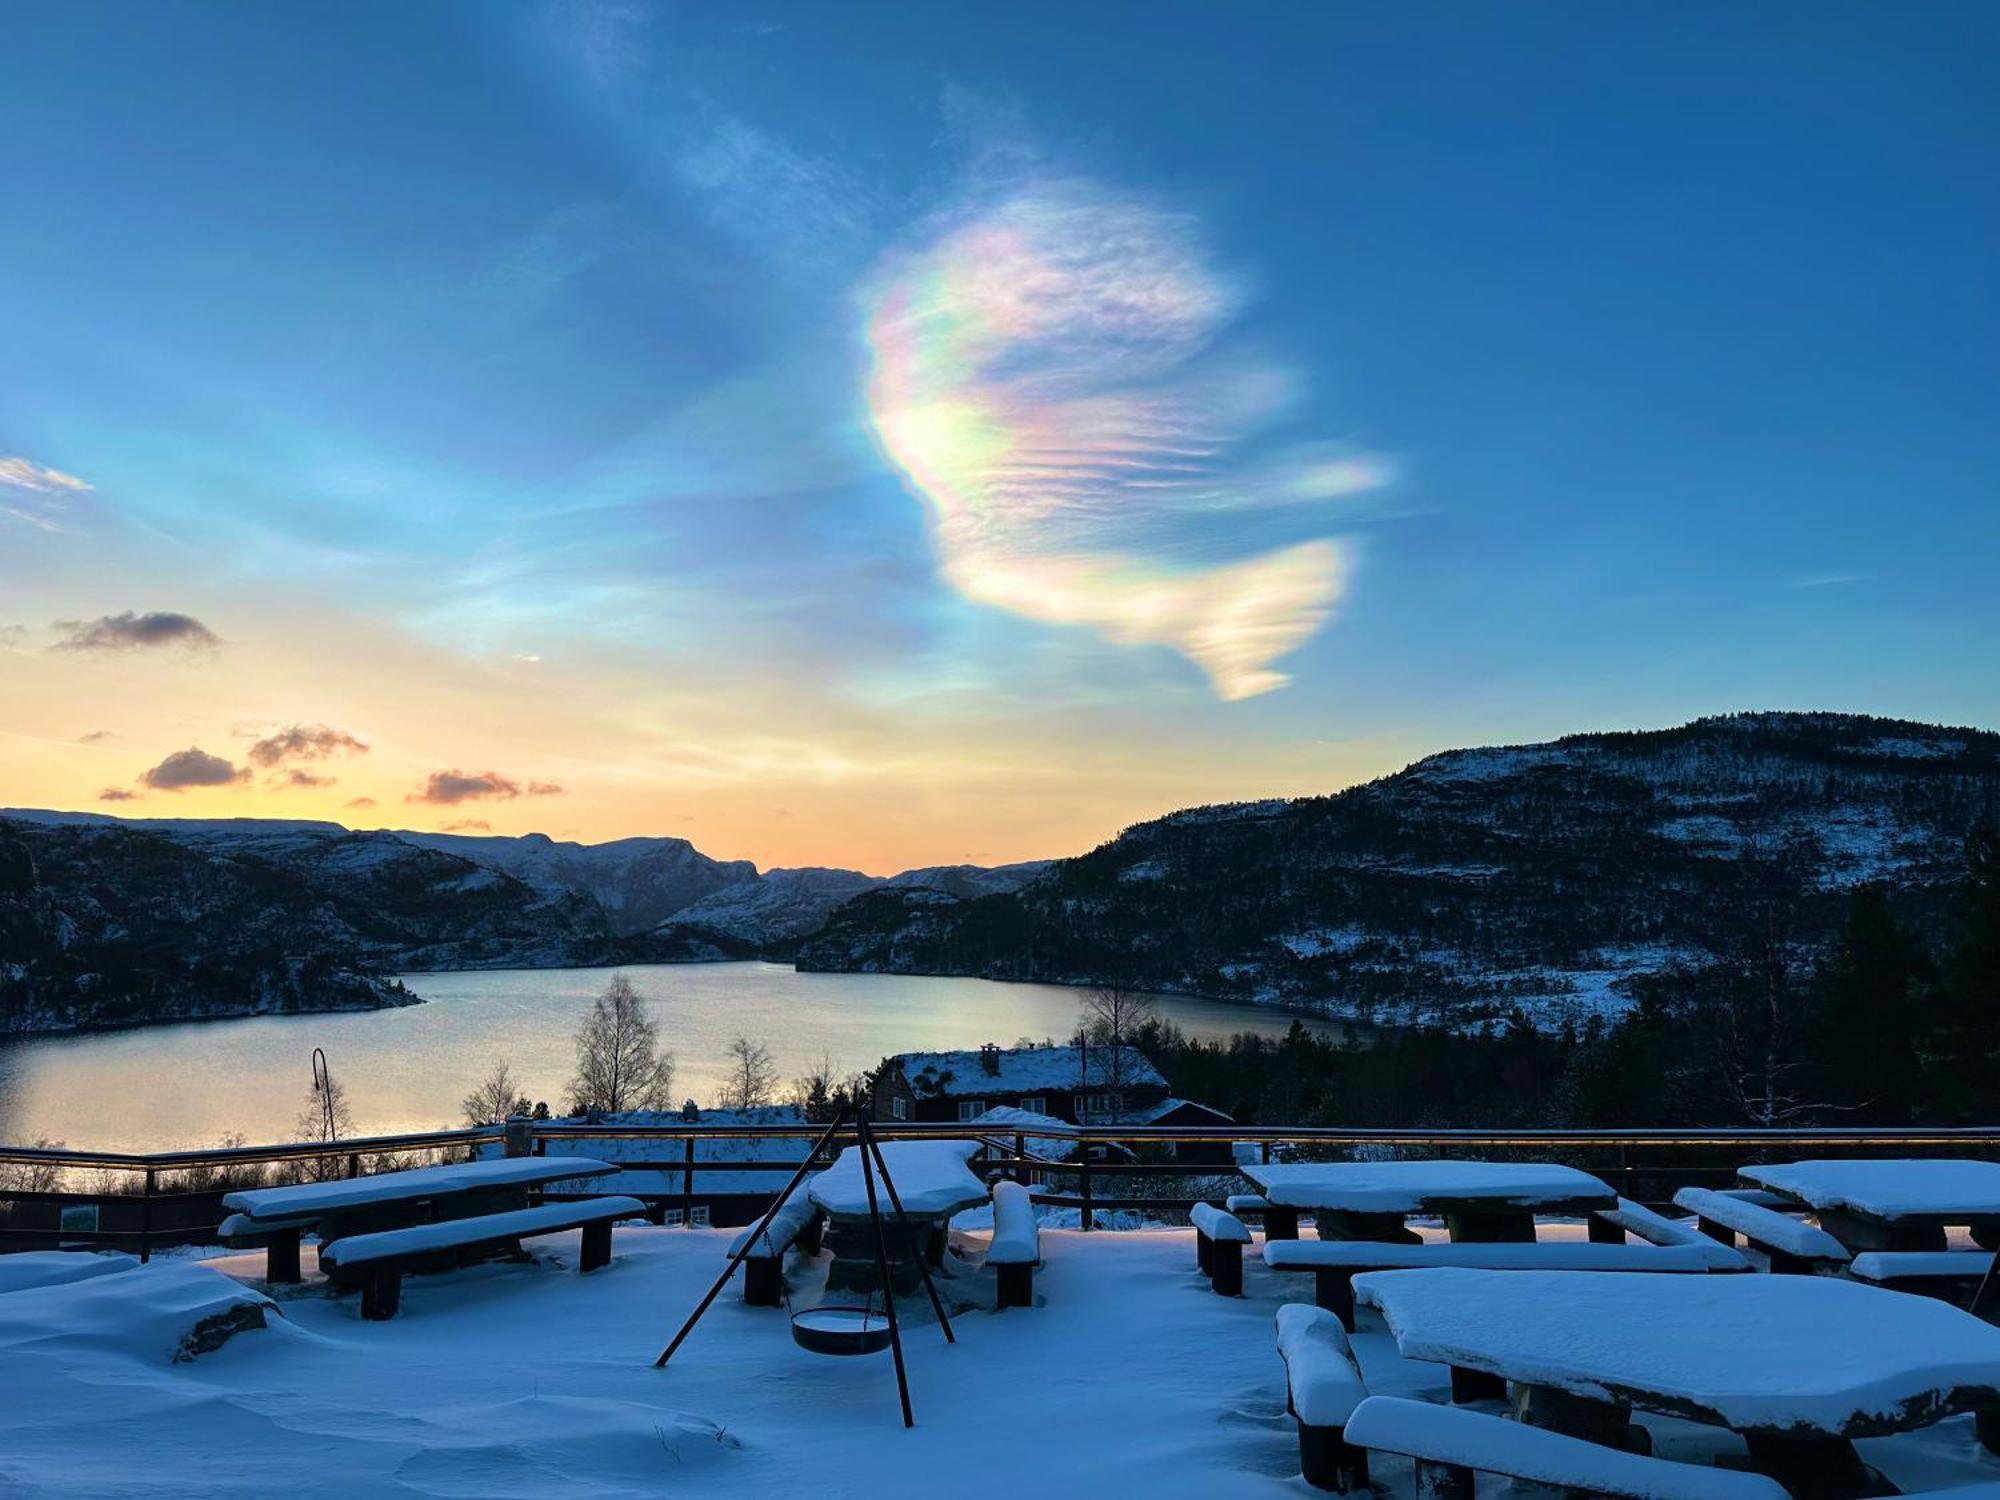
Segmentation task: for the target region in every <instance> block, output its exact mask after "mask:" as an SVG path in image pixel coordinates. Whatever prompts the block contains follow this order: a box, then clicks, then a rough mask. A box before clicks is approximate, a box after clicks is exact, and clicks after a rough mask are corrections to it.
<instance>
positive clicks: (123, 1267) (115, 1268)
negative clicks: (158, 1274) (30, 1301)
mask: <svg viewBox="0 0 2000 1500" xmlns="http://www.w3.org/2000/svg"><path fill="white" fill-rule="evenodd" d="M138 1264H139V1258H138V1257H137V1256H135V1255H124V1254H121V1253H119V1252H117V1251H115V1250H114V1251H99V1252H95V1253H92V1252H88V1251H81V1250H24V1251H22V1252H21V1253H20V1254H18V1255H0V1295H4V1294H6V1293H8V1292H24V1291H27V1290H28V1289H29V1288H31V1287H38V1286H62V1285H65V1284H67V1283H69V1282H72V1281H88V1280H90V1279H91V1278H92V1277H93V1276H111V1275H115V1274H116V1273H117V1272H120V1271H129V1270H132V1269H133V1268H134V1267H135V1266H137V1265H138Z"/></svg>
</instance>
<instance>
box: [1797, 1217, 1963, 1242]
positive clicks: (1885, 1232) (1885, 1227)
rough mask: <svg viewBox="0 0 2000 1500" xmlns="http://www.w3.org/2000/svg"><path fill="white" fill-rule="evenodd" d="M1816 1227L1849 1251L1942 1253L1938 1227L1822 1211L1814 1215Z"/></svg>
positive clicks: (1942, 1226)
mask: <svg viewBox="0 0 2000 1500" xmlns="http://www.w3.org/2000/svg"><path fill="white" fill-rule="evenodd" d="M1814 1217H1815V1218H1817V1219H1818V1220H1819V1227H1820V1228H1822V1229H1824V1230H1825V1231H1826V1232H1827V1233H1828V1234H1830V1235H1832V1236H1833V1237H1834V1238H1835V1239H1837V1240H1839V1241H1840V1243H1841V1244H1843V1245H1845V1246H1847V1248H1848V1249H1850V1250H1942V1249H1944V1247H1945V1238H1944V1225H1942V1224H1907V1223H1898V1224H1891V1223H1887V1222H1885V1221H1884V1220H1881V1219H1871V1218H1866V1217H1864V1216H1863V1215H1860V1214H1854V1213H1840V1212H1836V1211H1835V1210H1833V1209H1823V1210H1821V1211H1820V1212H1818V1213H1817V1214H1815V1215H1814Z"/></svg>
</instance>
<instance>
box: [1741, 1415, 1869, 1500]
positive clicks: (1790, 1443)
mask: <svg viewBox="0 0 2000 1500" xmlns="http://www.w3.org/2000/svg"><path fill="white" fill-rule="evenodd" d="M1743 1441H1744V1442H1745V1443H1746V1444H1747V1445H1748V1446H1749V1449H1750V1460H1751V1462H1752V1464H1754V1465H1755V1466H1756V1468H1757V1469H1758V1471H1759V1472H1761V1473H1764V1474H1768V1475H1770V1476H1771V1477H1772V1478H1773V1479H1775V1480H1777V1481H1778V1483H1779V1484H1782V1485H1783V1486H1784V1487H1785V1488H1786V1489H1787V1490H1789V1491H1791V1493H1792V1494H1794V1495H1796V1496H1799V1497H1801V1500H1862V1497H1865V1496H1870V1495H1893V1494H1895V1493H1896V1489H1895V1486H1893V1485H1889V1484H1886V1483H1884V1482H1883V1480H1882V1478H1881V1476H1880V1475H1878V1474H1876V1473H1875V1472H1874V1471H1873V1470H1871V1469H1870V1468H1869V1467H1868V1466H1867V1465H1866V1464H1864V1463H1863V1462H1862V1461H1861V1455H1860V1454H1859V1453H1857V1452H1855V1451H1854V1444H1853V1443H1851V1442H1849V1441H1848V1440H1847V1439H1846V1438H1842V1437H1826V1436H1812V1437H1792V1436H1790V1435H1780V1434H1778V1433H1770V1432H1746V1433H1744V1434H1743Z"/></svg>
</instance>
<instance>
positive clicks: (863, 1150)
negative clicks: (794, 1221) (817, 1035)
mask: <svg viewBox="0 0 2000 1500" xmlns="http://www.w3.org/2000/svg"><path fill="white" fill-rule="evenodd" d="M850 1120H851V1121H852V1124H851V1125H850V1123H849V1122H850ZM844 1128H847V1129H852V1131H853V1133H854V1147H853V1149H854V1150H855V1151H856V1152H858V1153H859V1154H860V1157H861V1180H862V1182H863V1183H864V1184H865V1185H866V1186H867V1189H868V1218H869V1222H870V1223H871V1224H872V1225H873V1227H874V1230H875V1266H876V1269H877V1270H878V1271H879V1272H880V1273H881V1277H882V1301H883V1304H884V1306H885V1308H886V1309H887V1312H888V1317H889V1348H890V1349H891V1351H893V1352H894V1354H895V1357H896V1393H897V1395H898V1396H900V1397H901V1398H902V1402H903V1425H904V1426H905V1427H914V1426H915V1425H916V1417H915V1416H914V1415H913V1414H912V1412H911V1410H910V1378H909V1375H908V1373H907V1372H906V1371H905V1370H904V1368H903V1333H902V1328H901V1326H900V1325H899V1324H898V1323H897V1321H896V1289H895V1287H894V1285H893V1284H892V1283H891V1282H890V1280H889V1241H888V1238H887V1234H886V1231H885V1230H884V1229H883V1227H882V1208H881V1204H880V1203H879V1202H877V1200H876V1197H875V1178H876V1175H877V1174H878V1173H879V1174H880V1176H881V1178H882V1186H883V1187H884V1188H885V1189H887V1190H888V1194H889V1205H890V1207H891V1208H892V1209H894V1211H895V1215H896V1221H897V1222H898V1223H899V1224H901V1225H902V1226H903V1244H904V1246H905V1248H906V1249H907V1250H908V1251H909V1255H910V1259H911V1260H913V1261H915V1262H916V1264H917V1269H918V1270H919V1271H921V1272H922V1273H923V1278H924V1290H925V1291H926V1292H928V1293H929V1294H930V1299H931V1308H932V1310H933V1311H934V1312H936V1313H937V1318H938V1326H939V1327H940V1328H942V1329H943V1330H944V1341H945V1342H946V1343H947V1344H955V1343H957V1342H958V1339H957V1337H956V1336H955V1335H954V1334H953V1333H952V1331H951V1318H950V1316H949V1315H948V1314H947V1313H946V1312H945V1310H944V1299H943V1298H941V1297H939V1296H938V1292H937V1286H936V1284H935V1283H934V1282H933V1281H932V1280H931V1268H930V1263H929V1261H927V1260H926V1259H925V1258H924V1254H923V1250H922V1248H921V1247H920V1246H919V1245H918V1244H917V1237H916V1231H915V1230H913V1229H912V1228H911V1227H910V1220H909V1217H908V1215H906V1214H905V1213H904V1212H903V1200H902V1198H901V1196H900V1195H899V1194H898V1193H897V1192H896V1181H895V1179H894V1178H893V1177H891V1176H890V1175H889V1164H888V1162H886V1161H884V1160H883V1158H882V1147H881V1145H880V1143H879V1142H877V1141H876V1139H875V1131H874V1129H873V1127H871V1126H870V1124H869V1122H868V1117H867V1116H866V1115H864V1114H862V1113H861V1111H860V1110H859V1109H857V1108H855V1107H854V1106H852V1105H848V1106H845V1107H843V1108H842V1110H841V1111H840V1113H839V1114H838V1115H836V1116H835V1117H834V1121H833V1123H832V1124H831V1125H829V1126H827V1127H826V1130H825V1132H824V1133H823V1134H822V1135H821V1136H820V1138H819V1139H818V1140H817V1141H814V1142H813V1148H812V1150H811V1151H809V1152H807V1153H806V1159H805V1160H804V1161H803V1162H801V1163H800V1164H799V1169H798V1171H796V1172H794V1173H793V1174H792V1180H791V1181H790V1182H788V1183H786V1184H785V1189H784V1191H783V1192H781V1193H779V1194H778V1196H777V1197H775V1198H773V1199H772V1200H771V1206H770V1207H769V1208H767V1209H765V1210H764V1217H763V1218H761V1219H759V1220H758V1221H757V1227H756V1228H755V1229H754V1230H752V1231H751V1232H750V1233H749V1234H747V1235H745V1236H744V1237H743V1245H742V1248H741V1249H739V1250H737V1251H736V1253H735V1254H733V1255H731V1256H730V1257H729V1264H728V1265H726V1266H724V1267H723V1268H722V1274H721V1275H720V1276H718V1277H716V1278H715V1285H714V1286H712V1287H710V1288H709V1289H708V1295H707V1296H705V1297H703V1298H702V1299H701V1302H700V1304H699V1305H698V1306H697V1307H696V1308H695V1310H694V1311H693V1312H692V1313H690V1314H688V1320H687V1321H686V1322H685V1323H683V1324H682V1325H681V1331H680V1332H679V1333H677V1334H675V1335H674V1337H673V1342H672V1343H670V1344H668V1345H667V1347H666V1348H665V1349H663V1350H661V1351H660V1357H659V1358H658V1359H656V1360H654V1361H653V1368H654V1369H656V1370H657V1369H659V1368H661V1367H662V1366H664V1365H665V1364H666V1362H667V1361H668V1360H670V1359H672V1358H673V1357H674V1351H675V1350H676V1349H678V1348H680V1346H681V1344H682V1342H683V1341H685V1340H686V1338H687V1336H688V1335H689V1334H690V1333H692V1332H694V1326H695V1324H697V1323H699V1322H700V1321H701V1318H702V1314H703V1313H705V1312H707V1311H708V1310H709V1308H710V1307H711V1306H712V1305H713V1304H714V1302H715V1299H716V1298H717V1297H718V1296H719V1295H720V1294H721V1292H722V1289H723V1288H724V1287H725V1286H727V1285H728V1284H729V1278H730V1277H732V1276H734V1275H735V1274H736V1268H737V1267H738V1266H740V1265H742V1264H743V1262H744V1260H745V1259H746V1258H747V1257H748V1256H749V1254H750V1252H751V1250H752V1249H754V1248H755V1247H756V1244H757V1241H758V1240H759V1239H761V1238H762V1237H763V1235H764V1233H765V1231H766V1230H768V1229H769V1228H770V1227H771V1220H772V1219H774V1218H776V1217H777V1214H778V1210H779V1209H780V1208H782V1207H783V1206H784V1205H785V1203H786V1202H787V1201H789V1200H790V1198H791V1196H792V1194H793V1193H795V1192H796V1191H798V1186H799V1184H800V1183H801V1182H803V1181H805V1178H806V1174H807V1173H808V1172H810V1171H811V1170H812V1169H813V1164H814V1163H815V1162H817V1161H818V1160H819V1156H820V1153H821V1152H822V1151H824V1150H825V1149H826V1148H827V1147H828V1146H830V1145H831V1144H832V1143H833V1141H834V1139H835V1138H836V1137H837V1136H838V1135H839V1134H840V1133H841V1131H842V1130H843V1129H844Z"/></svg>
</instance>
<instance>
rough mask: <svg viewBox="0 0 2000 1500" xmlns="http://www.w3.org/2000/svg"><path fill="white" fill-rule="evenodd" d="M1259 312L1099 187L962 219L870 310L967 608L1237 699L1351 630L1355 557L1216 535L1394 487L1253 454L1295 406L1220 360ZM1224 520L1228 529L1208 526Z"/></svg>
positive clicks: (890, 410)
mask: <svg viewBox="0 0 2000 1500" xmlns="http://www.w3.org/2000/svg"><path fill="white" fill-rule="evenodd" d="M1241 301H1242V293H1241V290H1240V288H1239V287H1238V286H1237V285H1236V283H1235V282H1233V281H1232V280H1231V279H1230V278H1228V277H1227V276H1225V275H1223V274H1222V273H1221V272H1219V271H1218V270H1216V269H1215V268H1214V266H1213V265H1212V264H1211V262H1210V260H1209V258H1208V257H1207V255H1206V254H1205V252H1204V251H1203V250H1202V248H1201V246H1200V244H1199V242H1198V239H1197V236H1196V234H1195V230H1194V226H1193V225H1192V224H1191V223H1190V222H1189V221H1188V220H1186V219H1184V218H1182V217H1179V216H1176V215H1172V214H1169V213H1166V212H1163V211H1161V210H1159V209H1157V208H1154V207H1151V206H1149V205H1147V204H1143V203H1140V202H1136V201H1134V200H1130V199H1125V198H1120V197H1118V196H1115V195H1112V194H1109V193H1106V192H1104V191H1102V190H1100V189H1097V188H1095V187H1092V186H1090V185H1089V184H1084V183H1075V182H1069V183H1056V184H1049V185H1045V186H1042V187H1038V188H1034V189H1030V190H1025V191H1021V192H1018V193H1016V194H1015V195H1014V196H1012V197H1010V198H1007V199H1006V200H1004V201H1002V202H1000V203H998V204H997V205H995V206H992V207H989V208H986V209H984V210H982V211H980V212H978V213H975V214H970V215H965V216H961V217H959V218H957V219H955V220H954V221H952V222H951V223H950V224H949V225H948V226H947V227H946V228H944V229H943V230H942V231H941V232H939V233H938V234H937V235H936V236H935V237H934V238H933V239H932V240H931V241H930V242H929V243H928V244H927V245H925V246H924V247H922V248H920V249H918V250H916V251H914V252H911V253H909V254H906V255H904V256H901V257H899V258H897V259H896V260H895V261H894V262H892V263H891V264H890V265H889V266H888V267H886V268H885V271H884V273H883V275H882V276H881V277H880V279H879V281H878V283H877V284H876V285H875V287H874V288H873V289H872V290H871V294H870V296H869V298H868V320H867V333H868V341H869V346H870V351H871V353H872V356H873V369H872V373H871V377H870V381H869V387H868V400H869V408H870V416H871V419H872V421H873V424H874V428H875V432H876V434H877V436H878V438H879V439H880V441H881V443H882V446H883V448H884V449H885V450H886V451H887V453H888V454H889V456H890V458H891V459H892V460H893V461H894V462H895V464H896V465H897V467H898V468H899V469H900V470H901V471H902V473H903V475H904V477H905V479H906V480H907V482H908V483H909V484H910V486H911V488H912V489H913V490H915V491H916V493H917V494H918V495H919V496H921V497H922V499H923V500H924V501H925V502H926V503H927V505H928V506H929V507H930V510H931V513H932V516H933V520H934V523H935V535H936V541H937V546H938V549H939V553H940V557H941V561H942V565H943V570H944V573H945V576H946V578H947V579H948V580H949V581H950V582H951V584H952V585H953V587H955V588H956V589H958V590H959V592H960V593H962V594H963V595H964V596H965V597H967V598H969V599H973V600H976V601H978V602H980V603H984V604H991V605H995V606H997V607H999V608H1002V609H1006V610H1010V611H1012V612H1014V613H1016V614H1020V615H1023V616H1026V617H1027V618H1029V619H1034V620H1040V621H1044V622H1047V623H1050V624H1059V625H1084V626H1089V627H1091V628H1093V629H1096V630H1098V631H1099V632H1101V633H1102V634H1103V635H1105V636H1106V637H1107V638H1109V639H1110V640H1113V641H1116V642H1118V643H1120V644H1126V645H1165V646H1169V647H1172V648H1173V649H1174V650H1176V651H1179V652H1180V653H1181V654H1182V655H1184V656H1186V657H1188V658H1189V659H1191V660H1192V661H1194V662H1195V663H1196V664H1197V665H1198V666H1200V667H1201V669H1202V670H1203V671H1204V672H1205V673H1207V675H1208V678H1209V681H1210V682H1211V683H1212V684H1213V686H1214V688H1215V691H1216V693H1217V694H1218V695H1219V696H1221V697H1223V698H1225V699H1235V698H1247V697H1250V696H1252V695H1254V694H1257V693H1262V692H1267V691H1269V690H1270V689H1272V688H1275V687H1278V686H1280V685H1282V684H1283V683H1284V682H1285V681H1286V678H1285V676H1284V674H1283V673H1281V672H1278V671H1275V670H1273V669H1272V666H1271V663H1273V662H1274V661H1276V660H1277V659H1278V658H1279V657H1281V656H1283V655H1284V654H1285V653H1286V652H1288V651H1290V650H1292V649H1293V648H1294V647H1296V646H1297V645H1299V644H1300V642H1302V641H1304V640H1305V639H1306V637H1307V636H1309V635H1311V634H1312V632H1313V631H1314V630H1316V629H1317V628H1318V627H1319V626H1320V624H1321V623H1322V622H1324V621H1325V619H1326V618H1327V616H1328V614H1329V613H1330V612H1331V610H1332V608H1333V605H1334V603H1335V601H1336V600H1337V599H1338V597H1339V595H1340V592H1341V588H1342V585H1343V583H1344V580H1345V577H1346V574H1347V571H1348V549H1347V548H1346V547H1345V546H1344V545H1343V544H1342V543H1341V542H1339V541H1338V540H1335V539H1333V538H1329V537H1320V538H1316V539H1313V540H1309V541H1305V542H1301V543H1298V544H1296V545H1293V546H1289V547H1285V548H1282V549H1280V550H1277V551H1271V552H1265V553H1261V554H1258V555H1254V556H1250V557H1247V558H1235V559H1228V560H1221V559H1218V558H1216V557H1215V556H1214V552H1213V547H1212V538H1213V535H1214V529H1215V528H1214V525H1213V518H1214V517H1215V515H1216V514H1217V513H1222V512H1231V511H1239V510H1245V509H1249V508H1253V507H1275V506H1296V505H1297V504H1299V503H1300V502H1301V501H1315V500H1318V501H1324V500H1330V499H1335V498H1338V497H1340V496H1343V495H1351V494H1353V493H1355V492H1356V491H1358V490H1362V489H1368V488H1373V487H1375V486H1377V485H1379V484H1381V483H1383V482H1386V479H1387V470H1386V466H1385V465H1383V464H1382V463H1381V461H1379V460H1377V459H1374V458H1372V457H1371V456H1368V455H1363V454H1354V453H1350V452H1347V451H1346V450H1336V449H1333V448H1330V447H1329V446H1328V445H1325V444H1309V445H1305V446H1304V447H1302V448H1297V449H1294V450H1292V451H1291V452H1290V453H1288V454H1278V455H1272V454H1270V453H1259V454H1256V455H1254V456H1253V455H1250V454H1247V453H1245V452H1244V448H1245V446H1246V445H1247V443H1248V441H1249V440H1250V439H1251V438H1252V437H1253V436H1255V435H1256V434H1257V433H1258V432H1259V430H1260V429H1261V428H1263V427H1265V426H1266V425H1268V424H1269V423H1270V422H1271V421H1272V420H1274V419H1275V418H1276V417H1277V416H1278V415H1279V414H1280V413H1281V411H1282V410H1283V409H1284V407H1285V406H1286V405H1287V403H1288V402H1289V400H1290V399H1291V396H1292V394H1293V392H1292V389H1291V386H1292V382H1291V380H1290V378H1289V377H1288V376H1287V375H1286V373H1285V372H1284V371H1282V370H1279V369H1276V368H1273V367H1270V366H1268V365H1264V364H1257V363H1251V362H1246V361H1245V360H1243V359H1241V358H1239V357H1232V356H1228V355H1226V354H1223V353H1221V352H1219V351H1218V350H1217V349H1216V347H1215V346H1216V342H1217V340H1218V337H1219V336H1220V335H1221V334H1222V333H1223V332H1224V331H1225V330H1226V329H1227V328H1228V326H1229V324H1230V322H1231V321H1232V320H1233V318H1234V317H1235V315H1236V313H1237V311H1238V309H1239V307H1240V304H1241ZM1203 518H1207V519H1208V522H1209V524H1208V525H1207V526H1203V525H1202V524H1201V522H1202V520H1203Z"/></svg>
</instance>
